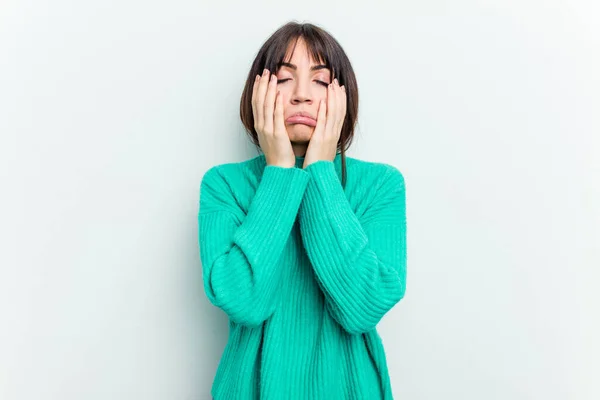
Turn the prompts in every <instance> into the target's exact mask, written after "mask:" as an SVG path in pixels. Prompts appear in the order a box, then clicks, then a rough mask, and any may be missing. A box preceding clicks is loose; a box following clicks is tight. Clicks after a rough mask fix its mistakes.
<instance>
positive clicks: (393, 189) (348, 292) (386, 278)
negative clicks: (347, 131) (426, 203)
mask: <svg viewBox="0 0 600 400" xmlns="http://www.w3.org/2000/svg"><path fill="white" fill-rule="evenodd" d="M304 171H306V172H308V173H309V175H310V180H309V182H308V185H307V188H306V193H305V194H304V198H303V200H302V204H301V206H300V211H299V221H300V229H301V233H302V240H303V243H304V247H305V249H306V252H307V254H308V256H309V259H310V261H311V264H312V266H313V269H314V271H315V275H316V277H317V280H318V283H319V286H320V288H321V290H322V291H323V293H324V296H325V300H326V305H327V308H328V310H329V312H330V313H331V315H332V317H333V318H334V319H335V320H336V321H337V322H338V323H339V324H340V325H341V326H342V327H343V328H344V329H345V330H346V331H347V332H349V333H351V334H360V333H364V332H368V331H370V330H371V329H373V328H375V326H376V325H377V323H378V322H379V321H380V320H381V318H382V317H383V315H384V314H385V313H387V312H388V311H389V310H390V309H391V308H392V307H393V306H394V305H395V304H396V303H397V302H398V301H400V299H402V297H403V296H404V292H405V287H406V207H405V185H404V178H403V176H402V174H401V173H400V171H399V170H397V169H396V168H395V167H393V166H391V165H386V172H385V174H386V177H385V178H384V180H383V183H382V184H381V185H380V186H379V188H374V189H373V190H377V193H376V195H375V197H374V200H373V201H372V202H371V203H370V205H369V207H368V209H367V210H366V211H365V212H364V213H362V215H361V216H360V218H359V217H357V216H356V215H355V213H354V212H353V211H352V208H351V206H350V204H349V202H348V199H347V197H346V195H345V193H344V189H343V187H342V185H341V182H340V180H339V178H338V175H337V174H336V171H335V169H334V163H333V162H331V161H327V160H320V161H317V162H314V163H312V164H310V165H308V166H307V167H306V168H305V169H304Z"/></svg>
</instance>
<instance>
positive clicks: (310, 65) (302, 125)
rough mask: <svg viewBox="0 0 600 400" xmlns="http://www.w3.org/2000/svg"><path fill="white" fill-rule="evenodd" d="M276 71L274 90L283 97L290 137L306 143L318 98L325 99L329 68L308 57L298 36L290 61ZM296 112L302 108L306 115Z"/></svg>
mask: <svg viewBox="0 0 600 400" xmlns="http://www.w3.org/2000/svg"><path fill="white" fill-rule="evenodd" d="M276 75H277V90H279V91H280V96H282V100H283V108H284V109H283V117H284V119H285V127H286V129H287V132H288V135H289V137H290V141H291V142H292V143H307V142H308V141H310V138H311V136H312V133H313V132H314V130H315V125H316V123H317V113H318V111H319V102H320V101H321V99H324V100H327V85H328V84H329V83H330V82H331V78H332V77H331V71H329V69H327V68H325V66H324V65H320V63H314V62H313V60H311V59H310V58H309V54H308V50H307V48H306V45H305V43H304V42H303V41H302V38H300V39H299V40H298V42H297V44H296V48H295V49H294V54H293V55H292V59H291V60H289V64H285V63H284V64H283V65H282V66H281V67H280V69H279V70H278V71H276ZM297 112H305V113H307V114H308V116H309V118H308V119H306V118H298V117H296V118H294V117H293V115H294V114H295V113H297Z"/></svg>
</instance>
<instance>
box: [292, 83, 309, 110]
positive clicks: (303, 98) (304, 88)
mask: <svg viewBox="0 0 600 400" xmlns="http://www.w3.org/2000/svg"><path fill="white" fill-rule="evenodd" d="M297 82H298V83H297V84H296V85H295V87H294V92H293V93H292V96H291V99H290V101H291V102H292V104H300V103H308V104H312V99H313V94H312V93H311V91H310V86H309V83H307V82H302V81H301V80H298V81H297Z"/></svg>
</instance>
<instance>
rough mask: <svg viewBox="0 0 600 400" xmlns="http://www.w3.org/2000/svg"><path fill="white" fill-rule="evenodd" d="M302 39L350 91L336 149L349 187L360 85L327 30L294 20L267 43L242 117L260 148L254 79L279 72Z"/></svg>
mask: <svg viewBox="0 0 600 400" xmlns="http://www.w3.org/2000/svg"><path fill="white" fill-rule="evenodd" d="M300 38H302V39H303V41H304V42H305V43H306V47H307V49H308V51H309V54H310V56H311V58H312V59H313V60H316V61H318V62H320V63H322V64H325V65H326V66H327V68H329V69H330V71H331V80H332V82H333V79H334V78H337V80H338V82H339V84H340V86H341V85H344V87H345V89H346V116H345V118H344V123H343V125H342V131H341V133H340V139H339V141H338V144H337V149H336V153H337V152H340V153H341V161H342V186H345V183H346V157H345V151H346V150H347V149H348V148H349V147H350V144H351V143H352V138H353V137H354V127H355V125H356V121H357V116H358V86H357V84H356V77H355V75H354V70H353V69H352V65H351V64H350V60H349V59H348V56H347V55H346V53H345V52H344V50H343V49H342V46H341V45H340V44H339V43H338V41H337V40H336V39H335V38H334V37H333V36H331V35H330V34H329V33H328V32H326V31H325V30H324V29H322V28H320V27H318V26H315V25H313V24H310V23H297V22H293V21H292V22H288V23H286V24H285V25H283V26H281V27H280V28H279V29H277V30H276V31H275V32H274V33H273V34H272V35H271V36H270V37H269V38H268V39H267V40H266V41H265V42H264V44H263V45H262V47H261V48H260V50H259V51H258V54H257V55H256V58H255V59H254V62H253V63H252V66H251V68H250V71H249V72H248V77H247V79H246V84H245V85H244V91H243V92H242V98H241V101H240V118H241V119H242V124H243V125H244V127H245V128H246V131H247V133H248V134H249V136H250V139H251V140H252V142H253V143H254V145H255V146H257V147H258V148H260V144H259V141H258V133H257V132H256V129H254V116H253V113H252V86H253V84H254V77H255V76H256V75H262V71H263V70H264V69H265V68H266V69H268V70H269V71H271V73H274V72H277V70H278V68H279V66H280V64H281V63H282V62H284V61H286V62H287V61H289V60H284V58H285V56H286V53H287V51H288V47H289V45H290V43H292V42H293V43H294V47H293V48H292V51H291V52H290V58H291V55H292V54H293V53H294V49H295V48H296V43H297V42H298V39H300Z"/></svg>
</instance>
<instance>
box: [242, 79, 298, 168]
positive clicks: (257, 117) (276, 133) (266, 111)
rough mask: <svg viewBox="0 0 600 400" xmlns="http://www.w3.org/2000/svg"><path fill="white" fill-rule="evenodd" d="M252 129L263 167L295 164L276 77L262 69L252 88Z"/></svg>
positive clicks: (292, 165) (289, 166)
mask: <svg viewBox="0 0 600 400" xmlns="http://www.w3.org/2000/svg"><path fill="white" fill-rule="evenodd" d="M252 113H253V115H254V129H256V132H257V133H258V142H259V144H260V148H261V149H262V151H263V153H264V154H265V158H266V161H267V165H276V166H280V167H287V168H291V167H294V166H295V165H296V157H295V154H294V150H293V148H292V143H291V142H290V138H289V136H288V133H287V130H286V129H285V121H284V119H283V100H282V99H281V94H279V93H278V92H277V76H276V75H275V74H270V73H269V70H267V69H265V70H264V71H263V74H262V76H261V77H260V78H259V77H258V75H257V76H256V79H255V80H254V86H253V87H252Z"/></svg>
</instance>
